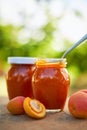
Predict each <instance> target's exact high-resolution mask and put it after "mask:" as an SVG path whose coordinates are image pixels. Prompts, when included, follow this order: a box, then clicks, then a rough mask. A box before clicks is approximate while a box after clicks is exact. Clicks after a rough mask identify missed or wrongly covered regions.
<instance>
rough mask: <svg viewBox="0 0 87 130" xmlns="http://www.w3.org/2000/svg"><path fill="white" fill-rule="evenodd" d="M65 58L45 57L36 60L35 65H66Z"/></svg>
mask: <svg viewBox="0 0 87 130" xmlns="http://www.w3.org/2000/svg"><path fill="white" fill-rule="evenodd" d="M66 64H67V62H66V58H45V59H39V60H37V61H36V66H37V67H58V68H59V67H60V68H61V67H66Z"/></svg>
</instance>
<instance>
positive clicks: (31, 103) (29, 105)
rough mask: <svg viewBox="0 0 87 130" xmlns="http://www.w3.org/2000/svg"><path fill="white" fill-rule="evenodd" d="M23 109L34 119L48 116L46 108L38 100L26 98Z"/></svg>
mask: <svg viewBox="0 0 87 130" xmlns="http://www.w3.org/2000/svg"><path fill="white" fill-rule="evenodd" d="M23 107H24V110H25V113H26V114H27V115H28V116H30V117H33V118H37V119H39V118H43V117H44V116H45V115H46V108H45V106H44V105H43V104H42V103H41V102H39V101H38V100H36V99H31V98H29V97H27V98H25V100H24V103H23Z"/></svg>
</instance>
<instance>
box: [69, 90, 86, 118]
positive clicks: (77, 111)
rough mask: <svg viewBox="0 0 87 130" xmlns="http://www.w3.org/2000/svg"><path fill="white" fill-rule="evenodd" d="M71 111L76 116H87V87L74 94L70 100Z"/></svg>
mask: <svg viewBox="0 0 87 130" xmlns="http://www.w3.org/2000/svg"><path fill="white" fill-rule="evenodd" d="M68 108H69V111H70V113H71V114H72V115H73V116H74V117H76V118H87V89H84V90H80V91H78V92H75V93H74V94H72V95H71V96H70V98H69V101H68Z"/></svg>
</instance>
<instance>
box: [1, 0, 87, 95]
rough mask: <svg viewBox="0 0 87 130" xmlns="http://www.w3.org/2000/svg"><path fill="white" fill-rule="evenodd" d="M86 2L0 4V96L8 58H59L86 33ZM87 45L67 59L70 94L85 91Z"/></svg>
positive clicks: (17, 1)
mask: <svg viewBox="0 0 87 130" xmlns="http://www.w3.org/2000/svg"><path fill="white" fill-rule="evenodd" d="M86 12H87V0H77V1H73V0H71V1H69V0H25V1H24V0H0V96H7V90H6V80H5V78H6V75H7V72H8V69H9V67H10V65H9V64H8V62H7V58H8V57H9V56H24V57H26V56H27V57H42V58H47V57H51V58H60V57H61V56H62V55H63V53H64V52H65V51H66V50H67V49H68V48H69V47H70V46H72V45H73V44H74V43H75V42H76V41H78V40H79V39H80V38H81V37H82V36H83V35H84V34H86V33H87V32H86V31H87V15H86ZM86 43H87V41H85V42H84V43H83V44H82V45H80V46H79V47H77V48H76V49H74V50H73V51H72V52H71V53H70V54H69V55H67V69H68V71H69V73H70V78H71V85H70V90H69V94H71V93H73V92H75V91H77V90H80V89H86V88H87V44H86Z"/></svg>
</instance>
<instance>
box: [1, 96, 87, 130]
mask: <svg viewBox="0 0 87 130" xmlns="http://www.w3.org/2000/svg"><path fill="white" fill-rule="evenodd" d="M7 102H8V98H7V97H0V130H87V119H76V118H74V117H72V116H71V115H70V114H69V113H68V109H67V103H66V106H65V109H64V112H59V113H47V115H46V117H45V118H43V119H40V120H37V119H32V118H30V117H28V116H27V115H18V116H14V115H11V114H10V113H9V112H8V111H7V109H6V104H7Z"/></svg>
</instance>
